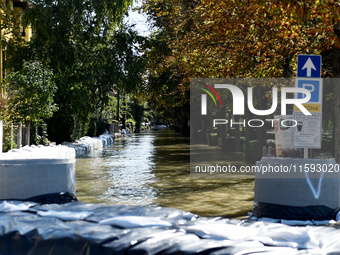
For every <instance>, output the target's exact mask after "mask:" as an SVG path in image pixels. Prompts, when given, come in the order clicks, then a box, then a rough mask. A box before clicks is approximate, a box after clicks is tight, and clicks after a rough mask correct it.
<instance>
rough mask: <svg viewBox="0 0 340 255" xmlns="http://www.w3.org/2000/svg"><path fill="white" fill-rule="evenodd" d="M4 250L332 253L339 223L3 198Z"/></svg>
mask: <svg viewBox="0 0 340 255" xmlns="http://www.w3.org/2000/svg"><path fill="white" fill-rule="evenodd" d="M0 229H1V231H0V254H18V255H20V254H63V255H67V254H72V255H74V254H96V255H97V254H214V255H217V254H236V253H240V254H259V253H266V252H271V254H329V253H332V252H337V251H339V247H340V239H339V238H338V236H339V234H340V230H338V229H337V228H336V227H331V226H328V227H325V226H323V227H317V226H307V227H292V226H287V225H284V224H279V223H268V222H259V221H250V220H234V219H225V218H204V217H199V216H197V215H195V214H192V213H189V212H184V211H180V210H177V209H171V208H163V207H135V206H124V205H114V206H108V205H100V204H87V203H80V202H71V203H66V204H60V205H58V204H40V203H34V202H20V201H3V202H1V203H0Z"/></svg>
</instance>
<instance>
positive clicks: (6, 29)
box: [0, 0, 32, 98]
mask: <svg viewBox="0 0 340 255" xmlns="http://www.w3.org/2000/svg"><path fill="white" fill-rule="evenodd" d="M0 4H1V6H0V7H1V8H0V38H1V40H0V46H1V50H0V81H1V80H2V79H3V78H4V77H5V76H6V70H5V68H4V67H5V62H6V42H7V41H8V39H9V38H11V37H12V36H13V34H14V33H16V34H17V35H19V36H21V38H22V39H24V40H25V41H26V42H28V41H29V40H30V38H31V37H32V29H31V27H23V26H22V24H21V17H22V14H23V12H24V11H25V9H26V8H28V2H27V1H25V0H0ZM13 30H15V31H13ZM0 89H1V91H0V92H1V94H0V95H1V97H2V98H3V97H5V95H4V91H3V88H2V87H1V85H0Z"/></svg>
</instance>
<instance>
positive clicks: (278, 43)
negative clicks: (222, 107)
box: [143, 0, 340, 158]
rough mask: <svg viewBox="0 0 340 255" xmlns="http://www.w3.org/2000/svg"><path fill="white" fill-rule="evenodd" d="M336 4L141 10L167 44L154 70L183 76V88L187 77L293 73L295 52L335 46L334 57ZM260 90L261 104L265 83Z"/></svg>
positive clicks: (202, 4) (182, 3)
mask: <svg viewBox="0 0 340 255" xmlns="http://www.w3.org/2000/svg"><path fill="white" fill-rule="evenodd" d="M339 7H340V4H339V2H338V1H334V0H322V1H312V0H303V1H290V0H288V1H269V0H260V1H257V0H256V1H255V0H249V1H233V0H223V1H219V0H201V1H187V0H175V1H167V0H145V1H144V5H143V10H144V11H145V12H146V13H147V14H148V15H149V17H150V19H151V20H154V24H155V26H156V27H157V28H158V29H159V31H160V33H159V34H163V35H164V36H162V37H161V38H160V39H161V40H160V42H162V43H163V44H165V45H166V46H167V47H164V48H166V49H168V50H167V54H166V55H161V54H159V59H161V63H159V64H157V65H155V66H156V68H152V70H153V71H154V72H155V73H157V74H160V72H157V70H158V69H157V68H159V67H163V70H165V69H166V68H169V69H168V70H170V74H169V75H168V77H181V81H180V82H178V83H177V89H178V90H181V91H187V90H188V88H189V85H188V84H189V83H188V82H185V81H188V80H189V79H190V78H191V77H195V78H198V77H203V78H229V77H230V78H242V77H255V78H264V77H292V76H294V73H295V72H296V64H295V63H296V58H297V55H298V54H306V53H308V54H324V53H325V52H327V51H334V55H333V56H334V61H335V62H337V61H338V60H337V59H336V49H340V38H339V37H338V36H337V31H338V30H337V29H336V28H337V26H338V24H339V22H340V8H339ZM165 38H166V39H165ZM174 67H176V68H174ZM333 70H334V71H336V69H333ZM325 73H326V71H324V72H323V74H325ZM331 73H332V71H331ZM180 85H181V86H180ZM183 85H184V86H183ZM260 90H261V91H260V92H259V93H257V94H258V97H257V99H256V102H257V103H258V105H257V108H258V109H263V108H266V107H267V105H266V104H267V102H266V101H267V100H266V98H265V96H266V94H267V91H268V88H267V87H263V88H260ZM339 91H340V90H339ZM339 96H340V94H339ZM339 109H340V107H339ZM339 115H340V114H339ZM258 137H259V138H260V137H261V139H260V140H261V141H262V140H263V135H260V134H259V136H258ZM337 137H339V136H337ZM339 144H340V142H339ZM260 146H261V144H260V145H259V147H260ZM259 151H262V150H261V149H259ZM339 155H340V154H339ZM339 158H340V156H339Z"/></svg>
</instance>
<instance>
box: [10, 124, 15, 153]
mask: <svg viewBox="0 0 340 255" xmlns="http://www.w3.org/2000/svg"><path fill="white" fill-rule="evenodd" d="M13 142H14V137H13V123H11V145H10V147H11V150H12V149H13Z"/></svg>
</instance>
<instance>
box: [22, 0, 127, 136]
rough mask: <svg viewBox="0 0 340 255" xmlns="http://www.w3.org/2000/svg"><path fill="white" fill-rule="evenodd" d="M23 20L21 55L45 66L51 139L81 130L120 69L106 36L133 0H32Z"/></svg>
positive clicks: (109, 36) (83, 131)
mask: <svg viewBox="0 0 340 255" xmlns="http://www.w3.org/2000/svg"><path fill="white" fill-rule="evenodd" d="M30 3H31V6H30V8H28V9H27V10H26V12H25V15H24V17H23V21H24V22H25V24H31V26H32V28H33V31H34V33H33V37H32V40H31V42H30V45H29V51H28V52H24V53H25V55H24V56H22V58H23V59H27V58H29V59H33V60H34V59H37V60H39V61H40V62H42V63H43V64H44V65H46V66H48V67H50V68H51V69H52V70H53V73H54V81H55V83H56V84H57V86H58V91H57V93H56V96H55V100H56V102H57V104H58V106H59V110H58V111H57V112H56V113H55V114H54V116H53V118H52V119H50V120H49V121H48V123H49V133H50V137H51V138H52V139H53V140H54V141H56V142H62V141H65V140H68V141H70V140H75V139H77V138H79V137H81V136H83V135H85V134H86V132H87V129H88V125H89V120H90V116H91V114H92V113H93V112H94V111H96V109H97V108H98V107H101V106H102V105H104V104H105V102H108V92H109V91H110V90H111V88H112V86H113V85H114V83H115V81H116V80H118V79H119V75H120V73H121V70H120V64H121V63H120V62H119V59H117V58H116V54H114V53H115V50H116V48H115V47H114V45H113V46H112V45H111V39H112V38H114V36H115V33H116V32H115V31H116V30H117V28H118V23H119V22H120V21H121V20H122V17H123V15H124V13H125V12H126V10H127V8H128V6H129V5H130V4H131V3H132V0H115V1H111V0H106V1H100V2H98V1H95V0H87V1H80V0H79V1H78V0H77V1H73V0H65V1H52V0H48V1H46V0H32V1H30Z"/></svg>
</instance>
